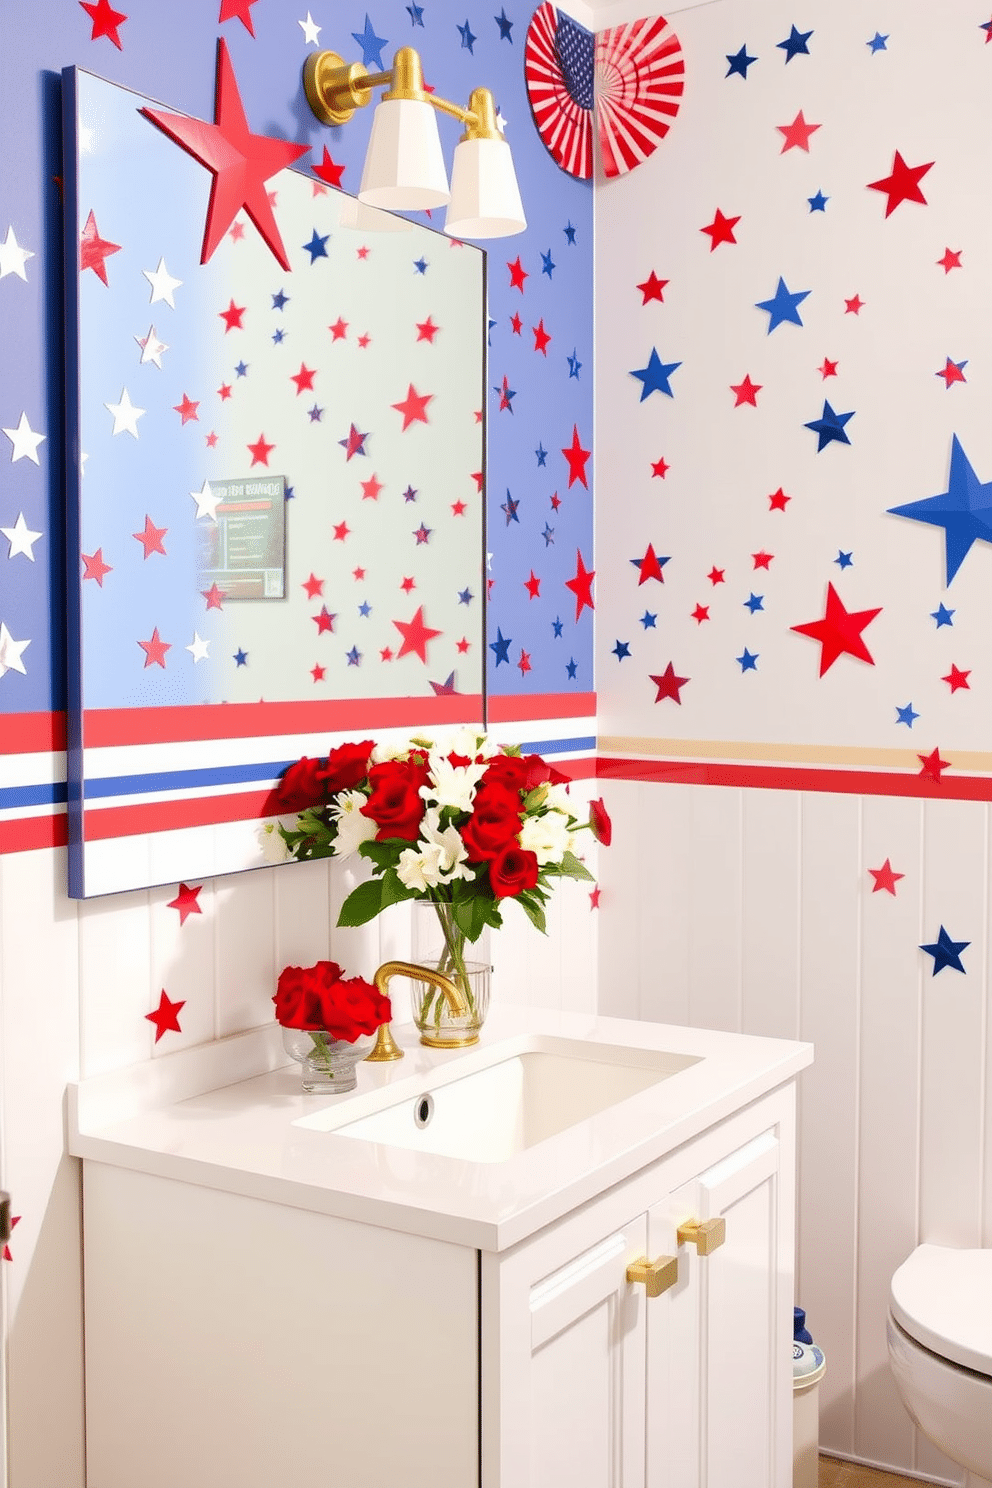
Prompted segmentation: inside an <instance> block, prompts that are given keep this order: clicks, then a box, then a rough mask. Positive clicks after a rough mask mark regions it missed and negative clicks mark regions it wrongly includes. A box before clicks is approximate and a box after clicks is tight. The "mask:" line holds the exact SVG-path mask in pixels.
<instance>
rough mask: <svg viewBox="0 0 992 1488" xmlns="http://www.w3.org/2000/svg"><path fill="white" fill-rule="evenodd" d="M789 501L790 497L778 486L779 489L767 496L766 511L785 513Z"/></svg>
mask: <svg viewBox="0 0 992 1488" xmlns="http://www.w3.org/2000/svg"><path fill="white" fill-rule="evenodd" d="M791 500H792V497H791V496H786V494H785V492H784V491H783V490H782V487H781V486H779V488H778V490H777V491H771V492H770V493H769V496H768V510H769V511H785V508H786V504H787V503H788V502H790V501H791Z"/></svg>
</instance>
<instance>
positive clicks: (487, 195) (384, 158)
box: [303, 47, 527, 238]
mask: <svg viewBox="0 0 992 1488" xmlns="http://www.w3.org/2000/svg"><path fill="white" fill-rule="evenodd" d="M303 86H304V89H305V90H306V95H307V101H308V102H309V104H310V107H311V109H312V110H313V112H314V114H315V115H316V117H317V118H318V119H319V120H320V121H321V123H322V124H346V123H347V122H348V120H349V119H350V118H351V117H352V115H353V114H354V112H355V110H356V109H357V108H364V107H365V106H366V105H367V104H368V103H369V102H370V101H371V98H372V93H373V90H374V89H376V88H386V89H387V90H388V91H387V92H386V93H384V94H383V97H382V99H381V101H380V103H379V105H378V107H377V108H376V111H375V115H374V116H373V120H372V134H371V137H370V139H369V145H368V150H367V151H366V154H365V168H364V170H363V172H362V184H361V186H360V187H359V190H358V199H359V201H361V202H364V203H365V204H366V205H367V206H370V207H383V208H385V209H386V210H387V211H394V212H420V211H424V210H427V209H433V208H435V207H443V206H447V208H448V211H447V215H446V216H445V221H444V230H445V232H446V233H450V234H451V235H452V237H456V238H503V237H509V236H510V235H511V234H513V233H519V232H523V230H524V228H525V227H526V226H527V222H526V219H525V217H524V209H523V204H522V202H521V200H520V189H519V187H518V186H517V177H516V173H515V171H514V169H513V157H512V156H511V154H510V147H509V145H508V144H507V142H506V140H505V139H504V138H503V135H502V133H501V131H500V129H499V126H498V124H497V122H496V105H495V102H494V100H493V95H492V93H490V91H489V89H488V88H476V89H475V90H474V91H473V93H472V95H471V97H470V98H469V101H468V108H460V107H459V106H458V104H456V103H449V102H448V101H447V99H444V98H439V97H438V96H437V94H436V93H428V92H427V89H426V88H425V87H424V72H423V67H422V66H421V61H420V57H419V55H418V53H417V52H416V51H414V49H413V47H400V49H399V50H398V51H397V53H396V55H395V57H394V58H393V65H392V68H391V69H390V70H389V71H388V72H373V73H370V72H368V71H367V69H366V68H365V67H364V66H363V64H362V63H361V62H352V63H346V62H345V61H344V59H343V58H342V57H339V56H338V54H337V52H311V54H310V55H309V57H308V58H307V60H306V63H305V65H304V68H303ZM436 113H443V114H451V115H452V116H453V117H454V118H456V119H459V120H461V122H462V124H464V126H465V133H464V134H463V135H462V137H461V139H460V141H459V143H458V144H457V145H456V146H455V155H454V161H453V164H452V170H451V186H450V189H449V186H448V176H447V172H446V170H445V165H444V157H443V155H442V153H441V140H440V136H439V135H438V128H437V119H436V117H435V115H436Z"/></svg>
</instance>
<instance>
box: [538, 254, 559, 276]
mask: <svg viewBox="0 0 992 1488" xmlns="http://www.w3.org/2000/svg"><path fill="white" fill-rule="evenodd" d="M541 264H542V268H541V273H542V274H547V276H548V278H549V279H551V278H552V277H553V275H554V272H555V269H556V268H557V267H558V265H557V264H556V263H554V261H553V260H552V257H551V249H550V248H549V249H548V251H547V253H542V254H541Z"/></svg>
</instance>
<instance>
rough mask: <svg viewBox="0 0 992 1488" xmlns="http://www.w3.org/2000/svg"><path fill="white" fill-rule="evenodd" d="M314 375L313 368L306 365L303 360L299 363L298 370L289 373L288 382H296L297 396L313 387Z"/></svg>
mask: <svg viewBox="0 0 992 1488" xmlns="http://www.w3.org/2000/svg"><path fill="white" fill-rule="evenodd" d="M316 376H317V373H316V371H315V370H314V368H312V367H308V366H307V365H306V363H305V362H301V363H300V370H299V372H292V373H290V378H289V380H290V382H295V383H296V396H297V397H299V396H300V394H301V393H303V392H306V391H308V390H309V389H311V388H312V387H313V380H314V378H315V377H316Z"/></svg>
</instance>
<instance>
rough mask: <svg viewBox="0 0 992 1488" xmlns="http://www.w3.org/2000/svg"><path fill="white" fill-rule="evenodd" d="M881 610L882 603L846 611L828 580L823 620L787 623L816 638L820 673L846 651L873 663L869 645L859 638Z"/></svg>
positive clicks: (826, 669)
mask: <svg viewBox="0 0 992 1488" xmlns="http://www.w3.org/2000/svg"><path fill="white" fill-rule="evenodd" d="M881 613H882V610H881V606H879V608H878V609H876V610H858V611H855V612H852V611H848V610H846V609H845V608H844V604H843V601H842V600H841V598H840V596H839V594H838V593H837V591H836V589H835V588H834V586H833V584H829V583H828V584H827V610H826V614H825V615H824V617H823V619H822V620H811V621H810V622H809V623H808V624H806V625H793V626H790V629H791V630H795V631H798V632H799V634H800V635H807V636H811V637H812V639H813V640H814V641H819V642H820V644H821V646H822V648H823V649H822V650H821V652H820V676H821V677H822V676H823V674H824V672H826V671H829V669H830V667H832V666H833V664H834V662H835V661H836V660H837V658H838V656H843V655H844V654H845V653H847V654H848V655H850V656H856V657H857V658H858V660H859V661H867V662H868V664H869V665H870V666H874V665H875V663H874V661H873V660H872V656H871V653H870V651H869V650H868V647H867V646H866V645H865V643H864V641H863V640H862V639H861V632H862V631H863V630H864V628H865V626H866V625H870V624H871V622H872V621H873V620H874V619H875V616H876V615H880V614H881Z"/></svg>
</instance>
